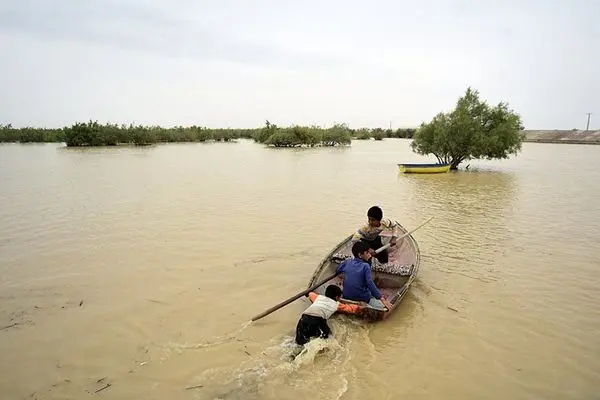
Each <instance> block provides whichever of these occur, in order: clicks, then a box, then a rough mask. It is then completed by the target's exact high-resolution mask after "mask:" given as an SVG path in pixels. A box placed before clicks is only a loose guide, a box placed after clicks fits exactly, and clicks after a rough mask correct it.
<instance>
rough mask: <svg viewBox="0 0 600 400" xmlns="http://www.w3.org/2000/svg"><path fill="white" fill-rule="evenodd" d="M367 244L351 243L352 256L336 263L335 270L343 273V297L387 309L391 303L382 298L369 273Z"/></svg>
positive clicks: (369, 257)
mask: <svg viewBox="0 0 600 400" xmlns="http://www.w3.org/2000/svg"><path fill="white" fill-rule="evenodd" d="M370 250H371V249H370V248H369V245H368V244H367V243H365V242H363V241H358V242H356V243H354V244H353V245H352V254H353V255H354V258H351V259H348V260H345V261H344V262H342V263H341V264H340V265H338V267H337V269H336V272H337V273H338V274H343V275H344V284H343V287H344V290H343V293H342V294H343V297H344V298H345V299H348V300H354V301H364V302H365V303H367V304H368V305H369V306H370V307H373V308H376V309H378V310H385V309H386V308H387V309H388V310H389V309H390V308H391V304H390V303H389V302H388V301H387V300H386V299H384V298H383V296H382V294H381V292H380V291H379V289H378V288H377V286H376V285H375V282H373V277H372V275H371V265H370V264H369V261H370V260H371V252H370Z"/></svg>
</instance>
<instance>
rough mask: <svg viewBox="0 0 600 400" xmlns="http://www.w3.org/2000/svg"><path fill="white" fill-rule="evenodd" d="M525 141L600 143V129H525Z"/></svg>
mask: <svg viewBox="0 0 600 400" xmlns="http://www.w3.org/2000/svg"><path fill="white" fill-rule="evenodd" d="M523 134H524V138H523V142H526V143H558V144H597V145H600V131H597V130H594V131H583V130H570V131H565V130H525V131H523Z"/></svg>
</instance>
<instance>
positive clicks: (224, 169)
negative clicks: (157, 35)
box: [0, 140, 600, 399]
mask: <svg viewBox="0 0 600 400" xmlns="http://www.w3.org/2000/svg"><path fill="white" fill-rule="evenodd" d="M420 160H424V158H422V157H418V156H416V155H414V154H412V153H411V151H410V149H409V141H406V140H384V141H381V142H374V141H368V142H366V141H365V142H362V141H355V142H353V143H352V146H351V147H350V148H340V149H308V150H306V149H305V150H289V149H287V150H277V149H268V148H264V147H262V146H260V145H257V144H254V143H253V142H250V141H240V142H238V143H223V144H170V145H161V146H155V147H148V148H97V149H79V150H77V149H75V150H74V149H66V148H65V147H63V146H62V145H55V144H44V145H15V144H8V145H1V146H0V329H1V330H0V354H1V357H0V397H1V398H3V399H36V398H37V399H86V398H90V399H91V398H105V399H132V398H144V399H164V398H169V399H219V398H220V399H306V398H319V399H365V398H377V399H392V398H400V397H406V396H410V397H411V398H418V399H440V398H445V399H450V398H453V399H454V398H455V399H459V398H460V399H484V398H485V399H506V398H511V399H597V398H599V397H598V392H599V390H600V339H599V338H600V335H599V334H598V330H599V328H600V308H599V307H598V304H600V289H598V286H599V284H600V271H599V267H600V245H599V243H600V179H599V176H600V175H599V174H600V172H599V171H600V146H583V145H581V146H580V145H554V144H533V143H525V144H524V145H523V152H522V153H521V154H520V155H519V156H517V157H514V158H512V159H510V160H504V161H473V162H471V166H470V168H469V171H467V172H465V171H461V172H458V173H449V174H443V175H430V176H412V175H399V174H398V172H397V167H396V163H397V162H415V161H420ZM372 204H379V205H381V206H382V207H383V209H384V213H385V215H386V216H390V217H393V218H395V219H397V220H399V221H400V222H401V223H402V224H403V225H404V226H405V227H406V228H407V229H409V230H410V229H412V228H413V227H416V226H417V225H419V224H420V223H421V222H423V221H425V220H426V219H427V218H429V217H431V216H433V217H434V219H433V220H432V221H431V222H430V223H429V224H428V225H426V226H425V227H423V228H421V229H420V230H419V231H418V232H417V233H415V234H414V237H415V239H416V240H417V241H418V244H419V246H420V249H421V257H422V264H421V268H420V273H419V277H418V279H417V280H416V281H415V284H414V285H413V286H412V287H411V289H410V291H409V293H408V294H407V296H406V297H405V299H404V301H403V303H402V304H401V306H400V307H399V308H398V309H397V311H396V312H395V314H394V315H393V316H392V317H391V318H390V319H389V320H387V321H385V322H383V323H378V324H365V323H362V322H361V321H357V320H355V319H352V318H346V317H341V316H338V317H334V318H333V320H332V321H331V322H330V324H331V326H332V329H333V331H334V337H333V338H332V339H330V340H328V341H322V340H319V341H315V342H312V344H311V346H309V348H308V349H307V350H306V351H305V353H302V354H300V355H299V356H298V357H297V358H296V359H295V361H290V354H292V353H293V352H294V346H293V344H292V340H293V336H292V335H293V331H294V327H295V324H296V321H297V319H298V317H299V315H300V313H301V312H302V310H303V309H304V308H305V307H306V306H307V304H306V302H304V301H303V300H299V301H297V302H294V303H292V304H290V305H289V306H287V307H285V308H283V309H281V310H279V311H277V312H275V313H273V314H271V315H269V316H268V317H266V318H264V319H262V320H260V321H257V322H255V323H253V324H251V325H249V324H248V323H247V321H248V320H249V319H250V318H251V317H252V316H254V315H256V314H258V313H260V312H262V311H263V310H265V309H267V308H269V307H271V306H272V305H274V304H276V303H278V302H279V301H282V300H284V299H286V298H287V297H289V296H291V295H292V294H295V293H297V292H298V291H300V290H302V289H304V288H305V287H306V285H307V283H308V280H309V278H310V276H311V275H312V273H313V271H314V269H315V267H316V266H317V265H318V263H319V262H320V260H321V259H322V258H323V257H324V256H325V255H326V254H327V252H328V251H329V250H330V249H331V248H332V247H333V246H334V245H335V244H336V243H338V242H339V241H340V240H341V239H342V238H343V237H345V236H346V235H348V234H349V233H351V232H352V231H353V230H354V229H356V228H357V227H358V225H359V224H360V223H361V222H362V221H363V220H364V218H365V215H364V214H365V212H366V210H367V208H368V207H369V206H371V205H372ZM15 324H16V325H15ZM109 385H110V386H109ZM96 391H98V392H97V393H96Z"/></svg>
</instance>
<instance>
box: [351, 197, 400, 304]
mask: <svg viewBox="0 0 600 400" xmlns="http://www.w3.org/2000/svg"><path fill="white" fill-rule="evenodd" d="M384 229H390V230H391V231H392V239H391V241H390V244H391V245H392V246H394V245H395V244H396V238H398V224H396V223H394V222H392V221H391V220H390V219H387V218H383V211H382V210H381V208H379V207H377V206H373V207H371V208H369V210H368V211H367V223H366V224H365V225H363V226H361V227H360V228H359V229H358V231H357V232H356V233H355V234H354V236H353V237H352V242H357V241H359V240H360V241H363V242H365V243H367V244H368V245H369V248H370V249H371V250H370V253H371V255H373V256H374V257H375V258H377V260H379V262H380V263H382V264H385V263H387V262H388V252H387V250H384V251H382V252H381V253H379V254H375V250H377V249H378V248H380V247H381V246H383V243H382V242H381V236H379V234H380V233H381V232H382V231H383V230H384ZM344 297H345V296H344Z"/></svg>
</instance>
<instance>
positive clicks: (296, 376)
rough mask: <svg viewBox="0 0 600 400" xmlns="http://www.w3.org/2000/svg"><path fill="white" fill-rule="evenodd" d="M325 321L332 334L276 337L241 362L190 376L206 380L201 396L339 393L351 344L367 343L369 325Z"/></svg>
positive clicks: (344, 383)
mask: <svg viewBox="0 0 600 400" xmlns="http://www.w3.org/2000/svg"><path fill="white" fill-rule="evenodd" d="M329 324H330V327H331V328H332V331H333V334H332V335H331V336H330V337H329V338H327V339H321V338H317V339H313V340H311V341H310V342H308V343H307V344H306V345H305V346H303V347H301V346H298V345H296V344H295V342H294V337H292V336H285V337H283V338H281V337H280V338H278V339H274V340H273V345H271V346H268V347H267V348H266V349H265V350H264V351H263V352H260V353H256V354H255V355H254V356H253V357H251V358H250V359H248V360H246V361H244V362H243V363H242V364H241V365H239V366H237V367H234V368H220V369H211V370H207V371H203V372H202V373H201V374H200V376H198V377H197V378H196V379H194V381H195V382H200V384H202V385H203V386H204V389H203V396H209V397H203V398H212V399H238V398H239V399H286V398H294V399H297V398H300V397H307V396H308V397H313V398H334V399H339V398H341V397H342V396H343V395H344V394H345V393H346V392H347V391H348V382H349V376H348V375H349V373H351V371H352V367H351V366H350V365H349V363H350V361H351V360H352V353H353V347H354V346H365V343H364V342H365V339H366V340H368V329H367V328H366V327H365V326H364V324H363V323H362V322H357V321H354V320H352V319H349V318H333V319H332V320H330V321H329ZM369 342H370V341H369ZM371 345H372V344H371ZM367 347H370V346H368V345H367ZM210 396H212V397H210Z"/></svg>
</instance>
